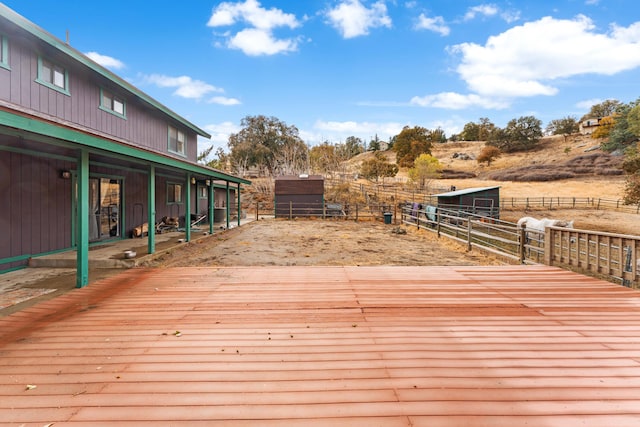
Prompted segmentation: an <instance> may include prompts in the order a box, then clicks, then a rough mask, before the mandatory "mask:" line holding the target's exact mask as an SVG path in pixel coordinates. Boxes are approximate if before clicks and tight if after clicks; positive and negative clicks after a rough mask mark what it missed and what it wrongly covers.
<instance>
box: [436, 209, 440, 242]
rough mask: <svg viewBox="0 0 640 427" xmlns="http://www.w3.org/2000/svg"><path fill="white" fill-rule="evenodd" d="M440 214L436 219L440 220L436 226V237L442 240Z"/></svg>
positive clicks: (437, 214)
mask: <svg viewBox="0 0 640 427" xmlns="http://www.w3.org/2000/svg"><path fill="white" fill-rule="evenodd" d="M440 217H441V214H440V212H436V218H437V219H438V225H437V226H436V235H437V236H438V238H440Z"/></svg>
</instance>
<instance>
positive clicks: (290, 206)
mask: <svg viewBox="0 0 640 427" xmlns="http://www.w3.org/2000/svg"><path fill="white" fill-rule="evenodd" d="M292 218H293V201H291V200H289V219H292Z"/></svg>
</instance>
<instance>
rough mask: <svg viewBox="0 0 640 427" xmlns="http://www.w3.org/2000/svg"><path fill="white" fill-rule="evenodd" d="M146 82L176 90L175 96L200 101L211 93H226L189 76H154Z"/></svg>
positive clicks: (149, 77) (147, 77)
mask: <svg viewBox="0 0 640 427" xmlns="http://www.w3.org/2000/svg"><path fill="white" fill-rule="evenodd" d="M144 80H145V81H146V82H147V83H152V84H155V85H156V86H159V87H170V88H176V90H175V91H174V92H173V94H174V95H177V96H180V97H182V98H189V99H200V98H202V97H203V96H205V95H206V94H208V93H211V92H224V91H223V90H222V89H220V88H217V87H215V86H212V85H210V84H208V83H205V82H203V81H201V80H194V79H192V78H191V77H189V76H179V77H171V76H165V75H162V74H152V75H150V76H146V77H144Z"/></svg>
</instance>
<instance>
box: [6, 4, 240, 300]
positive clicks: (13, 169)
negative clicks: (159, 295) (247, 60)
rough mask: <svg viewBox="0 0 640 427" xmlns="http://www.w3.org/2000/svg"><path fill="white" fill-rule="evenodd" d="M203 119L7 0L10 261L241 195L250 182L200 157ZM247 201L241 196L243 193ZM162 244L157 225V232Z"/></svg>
mask: <svg viewBox="0 0 640 427" xmlns="http://www.w3.org/2000/svg"><path fill="white" fill-rule="evenodd" d="M198 137H203V138H210V135H209V134H208V133H207V132H205V131H204V130H202V129H200V128H199V127H198V126H196V125H194V124H193V123H190V122H189V121H187V120H185V119H184V118H182V117H181V116H179V115H178V114H176V113H175V112H173V111H171V110H170V109H169V108H167V107H166V106H164V105H162V104H160V103H159V102H158V101H156V100H154V99H153V98H151V97H150V96H149V95H147V94H145V93H144V92H142V91H140V90H139V89H137V88H136V87H134V86H132V85H131V84H130V83H128V82H126V81H125V80H124V79H122V78H120V77H118V76H117V75H115V74H114V73H112V72H110V71H109V70H107V69H105V68H103V67H102V66H100V65H98V64H97V63H95V62H93V61H92V60H90V59H89V58H87V57H86V56H85V55H83V54H82V53H80V52H78V51H77V50H75V49H74V48H72V47H71V46H69V45H68V44H66V43H64V42H62V41H60V40H59V39H57V38H55V37H54V36H52V35H51V34H49V33H47V32H46V31H45V30H43V29H41V28H40V27H38V26H37V25H35V24H33V23H32V22H30V21H28V20H27V19H25V18H24V17H22V16H20V15H19V14H17V13H16V12H14V11H13V10H11V9H9V8H8V7H6V6H5V5H3V4H1V3H0V204H2V206H3V209H2V210H1V211H0V228H1V229H2V231H3V233H4V236H3V238H2V239H0V271H8V270H12V269H16V268H22V267H24V266H26V265H27V264H28V261H29V259H30V258H32V257H37V256H41V255H45V254H49V253H53V252H57V251H65V250H76V251H77V262H76V265H77V280H76V281H77V285H78V286H79V287H81V286H85V285H86V284H87V282H88V269H89V267H88V250H89V245H93V244H102V243H105V242H108V241H110V240H113V239H125V238H127V237H128V236H129V235H130V234H131V232H132V230H133V229H134V228H135V227H137V226H140V225H141V224H143V223H148V224H155V223H157V222H158V221H159V219H160V218H162V217H164V216H173V217H180V218H181V219H182V223H183V224H184V227H185V237H186V240H187V241H188V240H190V239H191V226H190V221H186V220H185V219H186V218H191V216H192V214H207V216H208V223H209V228H210V230H211V231H213V220H214V215H211V214H210V213H211V212H213V211H214V207H215V206H218V205H224V206H225V207H226V208H227V209H226V217H227V218H226V219H227V222H228V221H229V212H230V207H231V205H236V204H237V210H238V221H239V218H240V212H239V209H240V203H239V201H240V193H241V186H242V185H243V184H250V182H249V181H247V180H245V179H242V178H239V177H236V176H233V175H229V174H227V173H224V172H221V171H218V170H215V169H212V168H208V167H204V166H202V165H199V164H198V163H197V162H196V158H197V138H198ZM236 200H237V202H236ZM147 245H148V250H149V253H153V252H154V251H155V238H154V233H149V235H148V238H147Z"/></svg>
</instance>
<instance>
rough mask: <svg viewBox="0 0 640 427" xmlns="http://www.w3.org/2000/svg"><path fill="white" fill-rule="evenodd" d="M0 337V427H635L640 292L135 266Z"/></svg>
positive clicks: (415, 274)
mask: <svg viewBox="0 0 640 427" xmlns="http://www.w3.org/2000/svg"><path fill="white" fill-rule="evenodd" d="M0 331H1V332H0V345H1V346H0V420H2V421H1V422H0V423H4V425H26V426H28V425H33V426H36V425H37V426H43V425H55V426H65V425H69V426H95V425H107V426H109V425H119V426H121V425H131V426H133V425H136V426H141V425H143V426H144V425H149V426H150V425H153V426H157V425H181V426H182V425H198V426H204V425H207V426H209V425H233V426H237V425H240V426H242V425H246V426H249V425H250V426H255V425H261V426H264V425H267V426H274V425H282V426H284V425H286V426H291V425H317V426H320V425H322V426H325V425H331V426H335V425H345V426H346V425H349V426H377V425H380V426H400V425H402V426H408V425H412V426H463V425H464V426H496V425H497V426H522V425H536V426H543V425H562V426H572V425H581V426H583V425H590V426H608V425H611V426H632V425H633V426H635V425H638V424H640V294H639V293H638V292H637V291H634V290H630V289H627V288H624V287H621V286H618V285H614V284H611V283H607V282H604V281H600V280H596V279H593V278H588V277H585V276H582V275H579V274H575V273H572V272H568V271H564V270H561V269H558V268H552V267H545V266H506V267H263V268H254V267H251V268H243V267H237V268H236V267H234V268H173V269H130V270H126V271H124V272H123V273H121V274H119V275H117V276H114V277H111V278H108V279H105V280H102V281H99V282H95V283H92V285H91V286H89V287H87V288H83V289H77V290H73V291H71V292H68V293H66V294H65V295H63V296H60V297H57V298H55V299H52V300H49V301H46V302H43V303H40V304H38V305H35V306H33V307H30V308H27V309H25V310H22V311H20V312H17V313H15V314H12V315H10V316H6V317H3V318H0ZM50 423H51V424H50Z"/></svg>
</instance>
